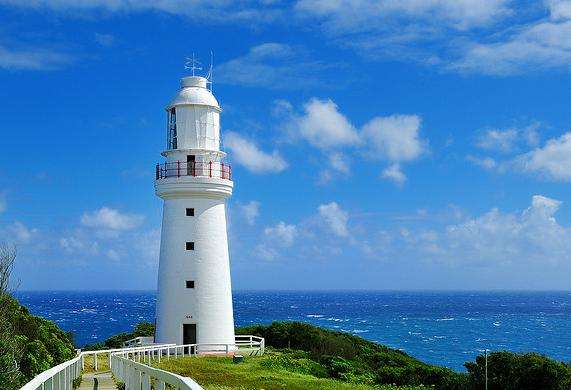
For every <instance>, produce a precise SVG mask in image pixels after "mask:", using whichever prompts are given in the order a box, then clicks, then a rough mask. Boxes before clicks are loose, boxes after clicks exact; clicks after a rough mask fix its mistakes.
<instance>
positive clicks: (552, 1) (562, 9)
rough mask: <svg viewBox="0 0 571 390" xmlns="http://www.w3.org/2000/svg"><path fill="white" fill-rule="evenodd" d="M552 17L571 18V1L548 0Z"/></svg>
mask: <svg viewBox="0 0 571 390" xmlns="http://www.w3.org/2000/svg"><path fill="white" fill-rule="evenodd" d="M547 6H548V7H549V11H550V14H551V18H552V19H556V20H557V19H571V1H569V0H547Z"/></svg>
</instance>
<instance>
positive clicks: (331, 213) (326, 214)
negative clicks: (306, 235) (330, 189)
mask: <svg viewBox="0 0 571 390" xmlns="http://www.w3.org/2000/svg"><path fill="white" fill-rule="evenodd" d="M317 210H318V212H319V216H320V217H321V218H322V219H323V222H324V223H325V226H327V228H328V229H329V230H331V232H333V234H335V235H336V236H339V237H347V236H348V235H349V229H348V228H347V222H348V221H349V214H347V212H346V211H344V210H342V209H341V207H339V205H338V204H337V203H336V202H331V203H328V204H322V205H320V206H319V207H318V208H317Z"/></svg>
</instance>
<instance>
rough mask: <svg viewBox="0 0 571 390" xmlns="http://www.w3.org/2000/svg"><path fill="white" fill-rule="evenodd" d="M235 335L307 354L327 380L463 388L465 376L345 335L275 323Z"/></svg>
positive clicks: (306, 326)
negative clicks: (259, 338) (323, 372)
mask: <svg viewBox="0 0 571 390" xmlns="http://www.w3.org/2000/svg"><path fill="white" fill-rule="evenodd" d="M236 333H238V334H253V335H257V336H261V337H264V338H265V339H266V345H268V346H271V347H274V348H291V349H299V350H303V351H307V352H308V353H309V356H310V358H311V359H313V360H314V361H316V362H318V363H320V364H321V365H323V367H325V369H326V370H327V372H328V374H329V376H330V377H333V378H339V379H341V380H346V381H350V382H360V383H376V384H397V385H421V384H422V385H427V386H435V387H436V388H439V389H463V388H466V376H465V375H463V374H459V373H456V372H454V371H452V370H450V369H448V368H444V367H438V366H432V365H429V364H425V363H423V362H421V361H419V360H417V359H415V358H413V357H411V356H409V355H407V354H406V353H404V352H402V351H398V350H396V349H391V348H388V347H385V346H383V345H380V344H377V343H373V342H370V341H367V340H364V339H362V338H360V337H357V336H353V335H350V334H347V333H342V332H335V331H331V330H327V329H322V328H318V327H316V326H313V325H309V324H305V323H301V322H274V323H272V324H271V325H267V326H264V325H255V326H250V327H246V328H239V329H237V332H236Z"/></svg>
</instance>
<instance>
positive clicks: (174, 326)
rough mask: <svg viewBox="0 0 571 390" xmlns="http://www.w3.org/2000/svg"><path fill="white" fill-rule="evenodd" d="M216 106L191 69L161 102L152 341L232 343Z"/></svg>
mask: <svg viewBox="0 0 571 390" xmlns="http://www.w3.org/2000/svg"><path fill="white" fill-rule="evenodd" d="M220 112H221V109H220V105H219V104H218V101H217V100H216V98H215V97H214V95H213V94H212V88H211V84H210V83H209V80H208V79H206V78H204V77H200V76H194V69H193V76H189V77H184V78H182V80H181V87H180V90H179V91H178V93H177V94H176V96H175V97H174V99H173V100H172V101H171V102H170V104H169V105H168V106H167V107H166V113H167V131H166V135H167V136H166V138H167V142H166V149H165V150H164V151H163V152H162V156H163V157H165V161H164V162H163V163H161V164H157V166H156V181H155V192H156V194H157V196H159V197H160V198H162V199H163V201H164V202H163V220H162V230H161V248H160V259H159V274H158V295H157V309H156V333H155V342H156V343H176V344H233V343H234V317H233V312H232V290H231V282H230V264H229V256H228V236H227V232H226V200H227V199H228V198H229V197H230V196H231V195H232V188H233V182H232V170H231V167H230V166H229V165H228V164H226V163H225V162H224V158H225V156H226V153H224V152H223V151H222V150H220ZM201 350H203V351H205V350H206V351H207V350H208V347H199V351H201Z"/></svg>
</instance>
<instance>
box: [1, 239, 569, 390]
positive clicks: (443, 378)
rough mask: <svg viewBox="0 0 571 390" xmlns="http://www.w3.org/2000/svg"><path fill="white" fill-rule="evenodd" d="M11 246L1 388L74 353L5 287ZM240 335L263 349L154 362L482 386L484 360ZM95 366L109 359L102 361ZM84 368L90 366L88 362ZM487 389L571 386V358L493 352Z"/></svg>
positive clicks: (289, 332) (333, 338) (380, 382)
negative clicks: (454, 360)
mask: <svg viewBox="0 0 571 390" xmlns="http://www.w3.org/2000/svg"><path fill="white" fill-rule="evenodd" d="M15 258H16V252H15V249H14V248H10V247H3V246H0V389H3V390H12V389H18V388H20V387H21V386H22V385H23V384H24V383H26V382H28V381H29V380H31V379H32V378H33V377H35V376H36V375H38V374H39V373H41V372H42V371H45V370H47V369H49V368H50V367H53V366H56V365H58V364H60V363H63V362H64V361H66V360H69V359H71V358H73V357H74V356H75V349H74V344H73V337H72V335H71V333H66V332H65V331H63V330H62V329H60V328H59V327H58V326H57V325H56V324H55V323H54V322H52V321H48V320H45V319H43V318H40V317H37V316H34V315H32V314H30V313H29V311H28V310H27V309H26V308H25V307H24V306H22V305H20V304H19V302H18V301H17V300H16V299H14V298H13V297H12V296H11V294H10V288H9V280H10V273H11V271H12V267H13V265H14V261H15ZM236 333H237V334H252V335H257V336H261V337H264V338H265V341H266V346H267V347H268V348H267V353H266V354H265V355H263V356H259V357H250V356H246V359H245V362H244V363H242V364H233V363H232V359H230V358H219V357H203V358H190V357H186V358H179V359H171V360H168V361H165V360H163V361H162V362H161V363H160V364H159V367H161V368H163V369H166V370H169V371H173V372H176V373H179V374H181V375H184V376H189V377H191V378H193V379H194V380H196V381H197V382H198V383H200V384H201V385H204V387H205V388H206V389H210V390H230V389H244V388H253V389H256V388H257V389H261V388H263V389H284V388H287V389H308V390H312V389H326V390H327V389H332V390H333V389H341V390H343V389H347V390H349V389H356V390H368V389H377V390H393V389H401V390H413V389H424V388H435V389H451V390H455V389H462V390H477V389H478V390H479V389H482V388H484V387H485V378H486V374H485V373H486V359H485V358H484V356H478V357H477V358H476V360H475V361H474V362H466V363H465V367H466V373H458V372H455V371H453V370H450V369H448V368H444V367H440V366H435V365H430V364H426V363H423V362H422V361H420V360H418V359H416V358H413V357H411V356H409V355H407V354H406V353H405V352H403V351H399V350H395V349H392V348H388V347H386V346H383V345H380V344H377V343H375V342H371V341H367V340H365V339H362V338H360V337H357V336H353V335H350V334H347V333H343V332H337V331H331V330H327V329H323V328H319V327H316V326H313V325H309V324H305V323H300V322H274V323H272V324H270V325H254V326H249V327H244V328H238V329H237V330H236ZM153 334H154V326H153V324H151V323H140V324H138V325H136V326H135V327H134V329H133V331H132V332H124V333H120V334H118V335H115V336H112V337H110V338H109V339H107V340H105V341H104V342H101V343H97V344H93V345H89V346H86V347H85V349H90V350H94V349H110V348H119V347H121V346H122V344H123V342H124V341H126V340H129V339H132V338H134V337H139V336H152V335H153ZM101 363H102V364H101V366H100V367H104V366H107V367H108V364H106V363H107V362H101ZM85 368H86V371H89V370H91V369H92V367H91V364H90V362H89V361H86V367H85ZM487 374H488V375H487V376H488V389H489V390H512V389H513V390H516V389H517V390H532V389H533V390H535V389H544V390H569V389H571V365H570V364H568V363H563V362H558V361H556V360H553V359H550V358H548V357H546V356H543V355H540V354H537V353H524V354H518V353H512V352H506V351H500V352H492V353H491V354H489V355H488V358H487Z"/></svg>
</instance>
